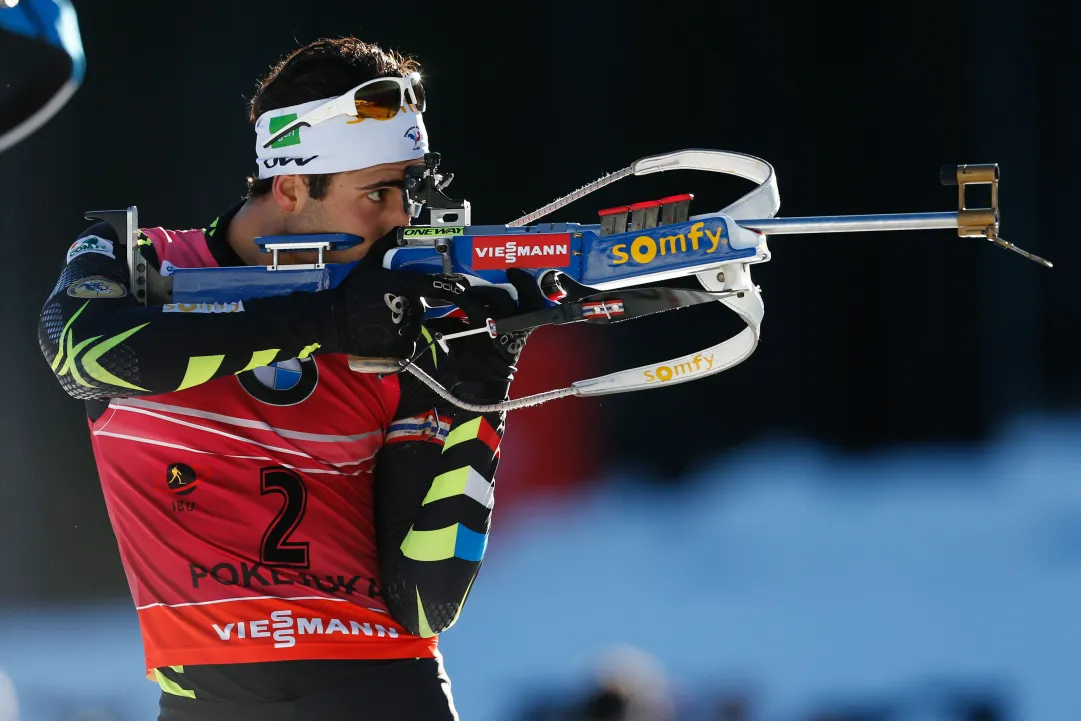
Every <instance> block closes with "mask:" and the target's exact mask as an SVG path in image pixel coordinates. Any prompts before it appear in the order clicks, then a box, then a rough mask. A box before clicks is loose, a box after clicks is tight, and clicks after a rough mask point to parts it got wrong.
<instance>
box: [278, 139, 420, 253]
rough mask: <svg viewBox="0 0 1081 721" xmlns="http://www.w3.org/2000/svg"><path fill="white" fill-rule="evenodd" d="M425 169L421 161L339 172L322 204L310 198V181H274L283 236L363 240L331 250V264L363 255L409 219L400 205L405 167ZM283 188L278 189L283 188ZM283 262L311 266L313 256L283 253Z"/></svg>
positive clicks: (296, 178) (289, 178)
mask: <svg viewBox="0 0 1081 721" xmlns="http://www.w3.org/2000/svg"><path fill="white" fill-rule="evenodd" d="M412 165H423V161H422V160H410V161H406V162H401V163H387V164H384V165H376V166H373V167H371V168H365V169H364V170H354V171H350V172H345V173H338V174H337V175H335V176H334V177H333V178H331V181H330V186H329V187H328V189H327V194H326V196H325V197H323V198H322V199H320V200H315V199H313V198H312V197H311V196H310V195H309V194H308V186H307V183H306V182H305V181H304V180H303V179H302V178H301V177H300V176H296V175H292V176H280V180H279V181H278V182H276V183H275V187H274V196H275V201H276V202H277V203H278V205H279V207H281V209H282V210H283V211H285V214H284V224H285V228H284V231H283V232H284V233H285V234H288V235H300V234H306V233H352V234H354V235H359V236H361V237H362V238H364V242H363V243H361V244H360V245H357V246H354V247H352V248H348V249H346V250H338V251H328V252H326V253H324V255H323V258H324V260H325V261H326V262H328V263H348V262H351V261H354V260H358V259H360V258H362V257H364V256H365V255H366V254H367V253H368V250H369V248H371V246H372V243H374V242H375V241H377V240H379V239H380V238H382V237H383V236H384V235H386V234H387V233H389V232H390V231H391V230H392V229H393V228H396V227H398V226H406V225H409V222H410V220H411V218H410V217H409V215H408V214H406V212H405V209H404V208H403V207H402V181H403V180H404V179H405V169H406V168H408V167H409V166H412ZM279 186H280V189H279ZM279 258H280V262H282V263H313V262H315V260H316V258H317V255H316V253H314V252H299V253H285V252H283V253H280V254H279Z"/></svg>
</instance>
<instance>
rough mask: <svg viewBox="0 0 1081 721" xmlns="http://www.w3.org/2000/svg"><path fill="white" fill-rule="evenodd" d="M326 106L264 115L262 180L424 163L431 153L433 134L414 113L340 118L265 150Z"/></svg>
mask: <svg viewBox="0 0 1081 721" xmlns="http://www.w3.org/2000/svg"><path fill="white" fill-rule="evenodd" d="M325 102H326V100H313V101H311V102H309V103H303V104H302V105H293V106H290V107H288V108H278V109H276V110H270V111H267V112H266V113H263V114H262V115H260V116H259V119H258V120H257V121H256V123H255V134H256V140H255V154H256V156H257V158H258V163H257V165H258V172H259V177H260V178H269V177H271V176H273V175H291V174H294V173H297V174H322V173H340V172H343V171H347V170H361V169H363V168H370V167H372V166H373V165H381V164H383V163H399V162H402V161H403V160H415V159H418V158H423V157H424V154H425V153H427V152H428V131H427V130H425V128H424V120H423V118H422V117H421V115H422V114H421V113H414V112H412V111H409V110H406V111H405V112H399V113H398V114H397V115H395V116H394V117H393V118H391V119H390V120H373V119H371V118H367V119H364V120H359V119H358V118H356V117H353V116H352V115H339V116H337V117H334V118H330V119H329V120H324V121H323V122H321V123H316V124H315V125H312V126H304V127H300V128H297V129H296V130H293V131H292V132H290V133H289V134H288V135H286V136H285V137H283V138H281V139H280V140H278V141H277V142H275V143H274V145H272V146H271V147H269V148H264V147H263V144H264V143H266V141H267V140H269V139H270V137H271V134H272V133H273V132H276V131H277V130H278V129H279V128H284V127H285V126H286V125H287V124H289V123H290V122H292V121H293V120H296V119H297V118H299V117H301V116H303V115H304V114H305V113H307V112H308V111H310V110H312V109H314V108H318V107H319V106H320V105H322V104H323V103H325ZM272 128H273V130H272Z"/></svg>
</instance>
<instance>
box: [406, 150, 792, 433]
mask: <svg viewBox="0 0 1081 721" xmlns="http://www.w3.org/2000/svg"><path fill="white" fill-rule="evenodd" d="M631 169H632V170H633V174H634V175H646V174H649V173H657V172H663V171H666V170H702V171H707V172H713V173H726V174H729V175H736V176H739V177H741V178H746V179H747V180H751V181H753V182H755V183H757V184H758V187H756V188H755V189H754V190H752V191H751V192H749V193H747V194H746V195H744V196H743V197H742V198H740V199H739V200H737V201H736V202H734V203H732V204H731V205H729V206H727V207H726V208H724V209H723V210H721V211H720V212H719V213H709V214H707V215H702V216H694V217H716V216H727V217H726V220H730V221H738V220H742V219H748V218H772V217H774V215H775V214H776V213H777V211H778V210H779V209H780V205H781V199H780V194H779V193H778V190H777V176H776V174H775V173H774V172H773V166H771V165H770V164H769V163H767V162H766V161H764V160H761V159H760V158H755V157H753V156H750V155H743V154H741V153H730V152H724V151H719V150H683V151H679V152H675V153H668V154H665V155H656V156H651V157H648V158H643V159H641V160H639V161H637V162H636V163H634V165H632V166H631ZM624 177H625V176H624ZM727 225H728V229H729V234H730V235H731V236H732V238H733V240H734V241H737V239H738V242H739V245H738V246H737V247H744V248H747V247H757V255H756V256H755V257H754V258H753V259H741V260H738V261H733V262H732V263H728V264H724V265H722V266H716V265H715V266H713V267H712V268H710V269H709V270H707V271H703V272H701V273H697V274H695V275H696V277H697V278H698V281H699V282H700V283H701V284H702V286H703V287H704V288H705V289H706V290H709V291H724V292H726V296H725V297H722V298H719V299H718V301H717V302H719V303H722V304H724V305H725V306H726V307H728V308H729V309H730V310H732V311H733V312H735V313H736V314H737V315H738V316H739V317H740V318H742V319H743V322H744V323H746V324H747V327H746V328H744V329H743V330H742V331H740V332H739V333H738V334H737V335H735V336H734V337H732V338H729V339H728V340H725V341H722V342H721V343H718V344H716V345H713V346H710V347H708V348H705V349H703V350H701V351H699V352H697V353H692V354H690V355H686V356H681V357H679V358H673V359H671V360H667V361H659V362H656V363H650V364H648V365H643V366H639V367H637V368H630V369H628V370H622V371H617V372H615V373H611V374H608V375H605V376H598V377H596V378H589V379H586V380H581V381H576V382H575V383H573V384H572V385H571V386H570V387H569V388H560V389H556V390H551V391H547V392H545V393H537V394H534V395H531V396H525V397H523V398H516V399H513V400H508V401H503V402H501V403H492V404H472V403H467V402H465V401H462V400H460V399H458V398H456V397H455V396H454V395H452V394H451V393H449V392H448V391H447V390H446V389H445V388H443V387H442V386H441V385H440V384H439V383H438V382H437V381H435V380H434V379H433V378H431V376H429V375H428V374H427V373H425V372H424V371H423V370H421V369H420V368H418V367H417V366H416V365H414V364H410V365H408V366H406V370H408V371H409V372H410V373H412V374H413V375H415V376H416V377H417V378H419V379H420V380H421V381H423V382H424V383H425V384H426V385H428V386H429V387H430V388H432V390H434V391H435V392H436V393H438V394H439V395H440V396H441V397H442V398H443V399H444V400H447V401H449V402H451V403H454V404H455V405H457V406H460V407H462V408H465V409H468V410H472V411H476V412H482V413H486V412H493V411H509V410H515V409H518V408H528V407H530V406H536V405H540V404H541V403H546V402H548V401H550V400H554V399H556V398H565V397H567V396H595V395H605V394H610V393H626V392H630V391H637V390H645V389H647V388H660V387H664V386H669V385H672V384H674V383H684V382H686V381H691V380H698V379H700V378H704V377H706V376H710V375H713V374H715V373H720V372H722V371H725V370H728V369H729V368H731V367H733V366H735V365H738V364H739V363H742V362H743V361H744V360H746V359H747V358H749V357H750V356H751V354H752V353H754V351H755V349H756V348H757V347H758V339H759V329H760V327H761V325H762V317H763V315H764V313H765V306H764V305H763V302H762V293H761V290H760V289H759V288H757V287H756V286H755V285H754V284H753V283H752V282H751V273H750V265H751V263H750V262H748V260H753V261H754V262H761V261H763V260H767V259H768V258H769V251H768V249H767V248H766V244H765V238H764V237H763V236H760V235H758V234H756V233H754V232H753V231H751V230H748V229H746V228H742V227H740V226H739V225H737V224H736V223H735V222H728V223H727ZM734 244H735V242H734Z"/></svg>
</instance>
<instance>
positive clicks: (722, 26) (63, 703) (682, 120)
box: [0, 0, 1081, 721]
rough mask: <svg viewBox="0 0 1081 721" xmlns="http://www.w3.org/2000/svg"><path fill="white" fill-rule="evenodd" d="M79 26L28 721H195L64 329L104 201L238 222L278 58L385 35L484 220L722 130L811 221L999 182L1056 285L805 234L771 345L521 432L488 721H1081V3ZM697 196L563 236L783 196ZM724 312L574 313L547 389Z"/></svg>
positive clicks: (16, 308) (504, 216)
mask: <svg viewBox="0 0 1081 721" xmlns="http://www.w3.org/2000/svg"><path fill="white" fill-rule="evenodd" d="M2 5H3V3H0V13H3V12H9V11H10V10H6V9H4V8H3V7H2ZM73 5H74V7H75V9H76V10H77V11H78V18H79V24H80V28H81V30H82V39H83V44H84V46H85V50H86V62H87V66H86V78H85V81H84V82H83V85H82V87H81V88H80V89H79V91H78V92H77V93H76V94H75V96H74V97H73V98H72V99H71V100H70V102H68V103H67V104H66V106H65V107H64V108H63V109H61V110H60V112H59V113H57V114H56V116H55V118H53V119H51V120H50V121H49V122H48V123H47V124H45V125H44V126H43V127H41V129H40V130H38V131H36V132H35V133H34V134H33V135H32V136H31V137H29V138H27V139H26V140H24V141H22V142H21V143H19V144H18V145H17V146H16V147H13V148H11V149H9V150H7V151H5V152H3V153H0V194H2V196H3V198H4V201H5V202H4V203H3V204H2V205H0V237H3V238H4V239H5V241H6V242H7V244H8V245H7V247H8V248H9V249H10V250H9V262H7V263H5V264H3V265H2V266H0V328H2V329H3V330H4V332H5V334H6V338H7V340H8V344H7V346H6V348H5V355H4V357H5V361H4V366H3V367H4V369H5V370H6V371H7V375H6V377H7V378H8V379H9V382H8V383H6V384H2V385H0V408H3V409H4V413H3V414H2V415H0V457H3V458H4V459H5V462H6V467H5V469H4V473H3V474H0V560H2V562H3V569H4V571H3V576H2V577H0V721H136V720H137V719H151V718H154V716H155V715H156V712H157V704H156V701H157V697H158V687H157V685H156V684H153V683H151V682H148V681H147V680H146V679H145V677H144V676H143V669H142V662H143V658H142V650H141V646H140V640H139V629H138V626H137V619H136V615H135V612H134V610H133V608H132V604H131V601H130V597H129V596H128V591H127V586H126V583H125V579H124V575H123V571H122V567H121V565H120V560H119V558H118V555H117V552H116V545H115V541H114V539H113V537H112V535H111V530H110V527H109V523H108V518H107V515H106V513H105V508H104V503H103V502H102V498H101V492H100V488H99V486H98V482H97V477H96V472H95V469H94V466H93V459H92V457H91V454H90V446H89V440H88V438H87V433H86V425H85V415H84V413H83V406H82V404H80V403H79V402H77V401H74V400H72V399H71V398H69V397H67V396H66V395H65V394H64V393H63V391H62V390H61V389H60V388H59V386H58V384H56V382H55V379H54V378H53V376H52V374H51V372H50V370H49V368H48V366H47V365H46V364H45V363H44V362H43V359H42V357H41V354H40V351H39V349H38V347H37V342H36V338H35V329H36V324H37V312H38V309H39V308H40V306H41V304H42V303H43V302H44V300H45V298H46V296H47V295H48V293H49V292H50V290H51V289H52V287H53V284H54V283H55V279H56V276H57V274H58V272H59V268H60V263H61V261H62V258H63V253H64V251H65V249H66V248H67V247H68V245H69V244H70V243H71V240H72V239H73V238H74V237H75V235H76V234H77V233H79V232H80V231H81V230H82V229H83V228H84V227H85V225H86V221H85V219H84V218H83V213H84V212H86V211H87V210H90V209H98V208H120V207H126V206H128V205H137V206H138V207H139V209H140V218H141V219H142V220H143V221H144V225H163V226H165V227H171V228H190V227H201V226H202V225H204V224H205V223H207V222H209V220H210V219H211V218H213V217H214V215H215V214H217V213H218V212H220V211H221V210H223V209H224V208H225V207H227V206H228V205H229V204H231V203H232V202H233V201H234V200H235V199H236V198H238V197H239V196H240V195H241V194H242V193H243V191H244V187H245V185H244V178H245V176H246V175H247V174H248V173H249V172H250V170H251V163H252V161H253V159H252V140H251V133H250V127H249V125H248V124H247V122H246V118H245V110H246V108H245V98H246V97H247V96H248V95H249V94H250V92H252V91H253V90H254V87H255V81H256V78H257V76H259V75H261V74H262V73H263V72H265V70H266V69H267V68H268V67H269V66H270V65H271V63H273V62H274V61H275V60H277V59H278V58H279V57H280V56H281V55H282V54H284V53H286V52H289V51H290V50H292V49H293V48H295V47H296V46H297V45H298V44H300V43H305V42H309V41H311V40H314V39H316V38H318V37H323V36H337V35H348V34H355V35H357V36H360V37H362V38H363V39H366V40H370V41H374V42H378V43H380V44H382V45H384V46H386V47H392V48H396V49H400V50H402V51H403V52H407V53H410V54H414V55H416V56H417V57H418V59H419V60H420V61H421V64H422V67H423V68H424V72H425V77H426V84H427V87H428V91H429V97H430V103H431V107H430V109H429V111H428V112H427V113H426V117H425V120H426V124H427V126H428V128H429V130H430V132H431V135H432V138H433V148H434V149H437V150H440V151H441V152H443V154H444V164H445V165H446V166H447V169H448V170H451V171H452V172H455V174H456V180H455V184H454V186H453V187H452V188H451V195H453V196H454V197H465V198H468V199H469V200H470V201H471V202H472V204H473V208H474V211H473V212H474V219H475V221H476V222H479V223H494V222H507V221H509V220H510V219H511V218H514V217H517V216H518V215H520V214H521V213H523V212H527V211H529V210H531V209H533V208H536V207H539V206H541V205H543V204H544V203H546V202H548V201H550V200H552V199H553V198H554V197H557V196H558V195H562V194H563V193H566V192H569V191H571V190H573V189H574V188H577V187H580V186H581V185H583V184H585V183H587V182H589V181H591V180H594V179H596V178H597V177H600V176H601V175H603V174H604V173H606V172H611V171H614V170H617V169H619V168H621V167H624V166H626V165H627V164H629V163H631V162H633V161H634V160H635V159H637V158H640V157H643V156H645V155H649V154H653V153H660V152H667V151H671V150H676V149H680V148H687V147H707V148H719V149H726V150H733V151H737V152H744V153H750V154H754V155H758V156H760V157H763V158H765V159H767V160H769V161H770V162H771V163H773V165H774V166H775V168H776V169H777V173H778V177H779V185H780V191H781V198H782V210H781V213H780V215H781V216H788V217H790V216H798V215H826V214H856V213H888V212H922V211H942V210H952V209H955V207H956V206H955V202H956V198H955V195H954V191H953V189H950V188H942V187H941V186H940V185H938V181H937V179H938V169H939V166H940V165H942V164H946V163H986V162H997V163H1000V165H1001V167H1002V170H1003V181H1002V199H1003V200H1002V206H1003V235H1004V236H1005V237H1006V238H1007V239H1009V240H1011V241H1013V242H1016V243H1017V244H1018V245H1020V246H1021V247H1024V248H1026V249H1029V250H1031V251H1033V252H1035V253H1037V254H1039V255H1041V256H1044V257H1047V258H1049V259H1050V260H1052V261H1053V262H1055V264H1056V267H1055V268H1054V269H1053V270H1047V269H1043V268H1040V267H1038V266H1036V265H1034V264H1032V263H1030V262H1028V261H1026V260H1023V259H1022V258H1020V257H1018V256H1016V255H1013V254H1009V253H1007V252H1005V251H1002V250H1000V249H997V248H993V247H991V246H990V245H989V244H987V243H986V242H984V241H978V240H973V239H959V238H957V236H956V233H952V232H948V231H930V232H904V233H895V234H887V235H882V234H874V235H872V236H868V235H867V234H839V235H835V236H830V237H829V238H828V239H821V238H819V239H816V240H812V239H809V238H793V237H789V238H776V239H773V240H771V243H770V246H771V250H772V251H773V253H774V258H773V260H772V261H771V262H770V263H767V264H765V265H762V266H758V267H756V268H755V269H754V275H755V280H756V282H758V283H759V284H760V285H761V286H762V289H763V294H764V298H765V304H766V314H765V320H764V324H763V336H762V344H761V346H760V347H759V349H758V350H757V351H756V353H755V354H754V355H753V356H752V357H751V358H750V359H749V360H747V361H746V362H745V363H743V364H741V365H740V366H737V367H736V368H734V369H732V370H730V371H728V372H726V373H724V374H721V375H719V376H715V377H711V378H707V379H703V380H699V381H696V382H694V383H688V384H683V385H681V386H676V387H673V388H668V389H664V390H663V391H661V390H658V391H652V392H646V393H634V394H627V395H625V396H609V397H604V398H600V399H589V400H586V399H568V400H561V401H555V402H553V403H550V404H547V405H545V406H541V407H540V408H536V409H529V410H525V411H516V412H513V413H512V414H511V416H510V420H509V429H508V433H507V436H506V439H505V442H504V446H503V460H502V462H501V466H500V471H499V475H498V479H499V480H498V486H497V487H498V489H499V490H498V492H497V494H496V495H497V500H498V503H497V504H496V510H495V516H494V525H493V530H492V536H491V542H490V544H489V550H488V554H487V557H486V560H485V566H484V568H483V570H482V572H481V575H480V578H479V580H478V582H477V584H476V585H475V586H474V588H473V591H472V595H471V597H470V600H469V603H468V604H467V606H466V608H465V610H464V611H463V613H462V616H461V618H460V620H459V622H458V624H457V625H456V626H455V627H454V628H453V629H451V630H450V631H449V632H448V633H446V634H444V636H443V637H442V639H441V648H442V649H443V653H444V656H445V662H446V666H447V669H448V671H449V673H450V676H451V679H452V681H453V688H454V695H455V699H456V702H457V705H458V709H459V711H460V713H461V716H462V719H464V720H467V721H601V720H602V719H603V720H606V721H616V720H620V721H692V720H694V721H698V720H703V721H705V720H708V721H1077V719H1079V718H1081V693H1079V692H1078V689H1079V688H1081V678H1079V676H1081V672H1079V671H1078V670H1077V669H1078V665H1077V650H1078V649H1079V648H1081V624H1079V623H1078V622H1077V620H1076V618H1077V615H1078V609H1079V608H1081V483H1079V481H1081V443H1079V439H1081V372H1079V368H1081V343H1079V342H1078V334H1077V328H1078V326H1079V322H1081V296H1079V295H1078V293H1077V287H1078V280H1079V279H1078V276H1077V273H1076V267H1077V265H1078V262H1079V261H1081V246H1079V245H1078V244H1077V242H1076V228H1075V225H1076V224H1075V223H1074V221H1073V218H1072V216H1071V215H1070V210H1072V207H1073V206H1074V205H1076V201H1077V198H1078V197H1079V196H1081V176H1079V175H1078V174H1077V173H1076V172H1075V168H1076V161H1077V160H1078V159H1079V158H1081V135H1079V134H1078V133H1077V128H1078V127H1079V126H1081V102H1079V100H1078V96H1077V93H1076V91H1075V88H1076V78H1077V75H1078V71H1079V70H1081V60H1079V58H1081V55H1079V54H1078V53H1076V52H1074V51H1071V50H1069V48H1070V47H1073V46H1074V45H1075V44H1076V38H1075V37H1074V34H1075V29H1076V28H1077V27H1078V26H1081V4H1075V5H1066V6H1063V5H1052V4H1051V3H1043V2H1030V3H1016V2H1009V1H1008V0H959V1H958V2H951V3H942V2H932V1H931V0H919V1H916V2H910V3H904V4H902V5H896V4H879V5H874V4H870V5H869V4H867V3H862V4H854V3H853V4H845V3H831V4H828V5H823V4H808V3H795V2H786V1H784V0H776V1H768V2H767V1H765V0H763V1H762V2H756V3H743V4H721V5H717V4H707V3H698V4H696V3H689V4H686V5H677V4H672V3H635V4H634V5H633V7H632V6H630V5H628V4H627V3H620V2H614V1H613V2H595V3H581V2H570V1H569V0H568V1H566V2H562V1H560V2H555V1H553V2H548V3H545V4H544V5H543V6H536V7H528V6H523V7H521V8H518V9H520V10H522V12H524V13H525V16H522V17H517V16H512V15H510V14H508V13H506V12H505V11H503V10H502V9H500V10H498V11H496V10H488V11H484V12H481V11H477V12H472V11H466V10H464V9H463V8H462V7H461V6H460V5H458V4H446V3H434V2H433V3H411V4H410V5H409V6H408V7H399V6H391V5H387V6H379V7H375V6H368V5H365V6H361V5H357V4H354V3H340V2H330V1H329V0H327V1H319V2H317V1H316V0H311V1H310V2H307V3H304V4H299V3H296V2H290V1H289V0H266V1H265V2H260V3H252V2H241V1H240V0H236V1H230V2H227V3H205V4H189V3H160V4H154V5H155V7H154V9H153V11H151V10H149V9H148V4H146V3H140V2H136V1H135V0H111V1H110V2H104V1H103V2H89V1H87V0H81V1H78V2H73ZM523 18H524V19H523ZM7 40H8V39H6V38H5V37H4V36H2V35H0V43H3V42H7ZM12 47H13V46H11V45H8V46H7V47H4V46H0V59H3V58H5V57H6V58H7V59H6V61H4V62H0V103H2V102H3V101H4V100H5V98H6V95H5V93H4V92H3V91H4V90H6V88H8V87H9V86H10V85H9V83H10V82H14V81H15V80H16V79H17V77H18V76H20V75H21V74H23V73H24V72H25V71H26V69H27V68H26V67H25V66H23V65H22V55H21V53H19V52H15V51H13V50H12ZM4 52H8V53H9V54H8V55H7V56H5V55H4ZM661 176H679V174H676V173H672V174H668V173H666V174H660V175H658V176H651V177H649V178H646V179H633V180H628V181H625V182H623V183H619V184H616V185H614V186H611V187H609V188H606V189H604V190H603V191H601V192H598V193H596V194H595V195H593V196H589V198H587V199H584V200H582V201H579V202H578V203H576V204H574V205H572V206H570V207H569V208H567V209H565V210H561V211H559V212H558V213H556V214H554V215H553V216H551V218H550V219H551V220H555V221H561V220H567V221H575V222H595V217H596V216H595V212H596V211H597V210H598V209H600V208H605V207H610V206H613V205H617V204H627V203H631V202H636V201H641V200H647V199H653V198H659V197H663V196H664V195H672V194H676V193H684V192H693V193H695V201H694V203H695V206H694V208H693V209H692V212H694V211H705V210H709V209H716V208H719V207H723V205H725V204H727V203H728V202H731V201H732V200H734V199H735V198H736V197H738V196H737V193H742V192H744V191H746V190H747V189H748V188H747V187H745V186H744V185H739V184H737V183H729V182H727V181H728V180H730V179H723V178H721V179H717V178H702V177H699V176H697V175H696V176H693V177H685V176H684V177H661ZM699 310H701V309H689V310H687V311H680V312H679V313H678V314H664V316H665V317H664V318H663V319H657V318H655V317H654V318H646V319H642V320H640V321H635V322H634V323H631V324H620V325H618V326H612V327H608V328H597V327H589V328H575V327H567V328H560V329H549V328H546V329H542V330H541V331H538V333H536V334H535V336H534V337H533V338H532V339H531V340H530V343H529V346H528V347H527V350H526V352H525V354H524V356H523V362H522V365H521V373H520V374H519V378H518V380H517V381H516V383H515V386H514V388H513V389H512V396H514V397H519V396H522V395H526V394H528V393H532V392H536V391H541V390H548V389H550V388H553V387H557V386H560V385H563V384H566V383H569V382H570V381H573V380H576V379H579V378H583V377H587V376H591V375H599V374H602V373H607V372H610V371H613V370H616V369H619V368H625V367H629V366H631V365H638V364H642V363H645V362H649V361H651V360H657V359H659V358H662V357H672V356H675V355H676V354H678V353H683V352H689V351H693V350H696V349H698V348H700V347H702V346H703V345H706V344H707V343H712V342H715V338H716V337H718V336H721V335H723V334H724V333H726V332H727V331H728V330H731V329H728V328H726V326H725V325H724V324H726V323H728V322H729V321H730V320H731V319H730V318H727V317H724V318H721V319H720V320H718V319H717V317H716V315H713V316H708V315H705V314H703V313H700V312H699ZM734 328H735V327H733V329H734ZM658 353H659V354H661V355H658Z"/></svg>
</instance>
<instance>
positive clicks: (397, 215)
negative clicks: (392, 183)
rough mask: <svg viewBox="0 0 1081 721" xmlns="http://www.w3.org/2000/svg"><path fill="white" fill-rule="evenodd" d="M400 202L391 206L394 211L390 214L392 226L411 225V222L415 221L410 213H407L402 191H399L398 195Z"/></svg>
mask: <svg viewBox="0 0 1081 721" xmlns="http://www.w3.org/2000/svg"><path fill="white" fill-rule="evenodd" d="M396 195H397V199H398V202H396V203H394V204H392V205H391V207H392V208H393V210H392V211H391V213H390V216H391V218H390V219H391V221H392V222H391V225H393V226H398V225H409V222H410V221H411V220H412V219H413V218H412V216H410V215H409V213H407V212H405V205H404V203H403V200H402V191H401V190H399V191H397V193H396Z"/></svg>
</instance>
